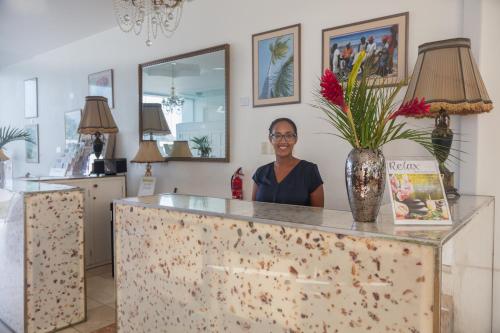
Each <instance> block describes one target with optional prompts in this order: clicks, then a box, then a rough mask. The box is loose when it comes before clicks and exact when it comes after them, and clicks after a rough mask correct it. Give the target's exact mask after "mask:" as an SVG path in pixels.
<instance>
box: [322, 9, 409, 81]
mask: <svg viewBox="0 0 500 333" xmlns="http://www.w3.org/2000/svg"><path fill="white" fill-rule="evenodd" d="M408 16H409V14H408V13H407V12H406V13H401V14H396V15H391V16H386V17H381V18H377V19H373V20H368V21H362V22H356V23H352V24H347V25H342V26H338V27H333V28H328V29H324V30H323V42H322V50H323V55H322V58H323V59H322V69H323V72H324V71H325V69H327V68H329V69H330V70H331V71H332V72H333V73H334V74H335V75H336V76H337V78H338V79H339V81H341V82H342V81H345V80H346V79H347V78H348V76H349V74H350V72H351V70H352V68H353V65H354V63H355V62H356V60H357V58H358V57H359V55H360V54H361V53H362V52H363V51H364V52H365V58H364V59H363V63H362V65H361V68H360V70H359V75H362V74H363V72H365V73H364V74H366V75H368V76H369V78H370V79H372V80H374V82H373V84H375V85H376V86H393V85H395V84H396V82H399V81H402V80H405V79H406V78H407V72H408V69H407V62H408V61H407V59H408V52H407V50H408Z"/></svg>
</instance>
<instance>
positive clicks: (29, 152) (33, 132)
mask: <svg viewBox="0 0 500 333" xmlns="http://www.w3.org/2000/svg"><path fill="white" fill-rule="evenodd" d="M24 129H25V130H26V132H28V133H29V135H30V138H31V141H26V163H39V162H40V154H39V136H38V124H32V125H26V126H25V127H24Z"/></svg>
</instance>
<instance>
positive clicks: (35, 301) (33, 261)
mask: <svg viewBox="0 0 500 333" xmlns="http://www.w3.org/2000/svg"><path fill="white" fill-rule="evenodd" d="M83 201H84V199H83V191H82V190H80V189H77V188H74V187H70V186H65V185H52V184H44V183H38V182H30V181H14V182H9V183H8V184H7V186H6V187H4V188H0V268H1V269H0V320H1V321H2V322H3V323H4V324H6V325H7V326H8V327H10V328H11V329H12V330H14V331H15V332H19V333H20V332H29V333H31V332H53V331H55V330H57V329H61V328H64V327H66V326H69V325H70V324H76V323H78V322H81V321H83V320H85V281H84V230H83V229H84V224H83V213H84V212H83V207H84V203H83Z"/></svg>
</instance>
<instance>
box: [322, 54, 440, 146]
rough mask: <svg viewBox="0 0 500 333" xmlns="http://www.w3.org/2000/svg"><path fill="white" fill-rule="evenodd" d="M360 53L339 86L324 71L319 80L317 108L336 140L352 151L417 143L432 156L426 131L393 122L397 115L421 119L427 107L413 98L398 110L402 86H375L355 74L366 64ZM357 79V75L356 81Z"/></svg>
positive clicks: (328, 71)
mask: <svg viewBox="0 0 500 333" xmlns="http://www.w3.org/2000/svg"><path fill="white" fill-rule="evenodd" d="M364 60H365V53H364V51H363V52H361V53H360V54H359V56H358V58H357V60H356V62H355V64H354V66H353V69H352V71H351V73H350V75H349V77H348V80H347V81H346V82H345V83H344V84H340V83H339V81H338V79H337V77H336V76H335V74H334V73H333V72H332V71H331V70H329V69H327V70H325V73H324V74H323V76H322V77H321V91H320V98H319V102H320V103H319V105H317V107H318V108H320V109H321V110H322V111H323V112H324V113H325V115H326V116H327V119H326V120H327V121H328V122H329V123H330V124H331V125H333V127H335V128H336V129H337V130H338V132H339V133H338V134H335V135H337V136H339V137H340V138H342V139H344V140H345V141H347V142H348V143H349V144H350V145H351V146H352V147H353V148H358V149H379V148H380V147H382V146H383V145H385V144H386V143H388V142H391V141H395V140H410V141H414V142H417V143H419V144H421V145H422V146H423V147H424V148H425V149H426V150H427V151H429V152H430V153H431V154H434V153H435V152H434V148H433V145H432V141H431V132H430V131H429V130H418V129H412V128H406V123H405V122H396V118H398V117H399V116H423V115H426V114H428V113H429V112H430V111H429V109H430V106H429V105H428V104H426V103H425V101H424V100H423V99H422V100H418V99H414V100H412V101H409V102H407V103H404V104H402V105H401V106H399V107H398V108H397V107H396V104H395V99H396V97H397V95H398V93H399V92H400V90H401V88H402V87H403V83H404V82H400V83H399V84H397V85H396V86H395V87H391V88H385V87H380V86H375V83H374V80H372V81H370V80H369V77H368V76H367V74H365V73H366V72H368V71H367V70H363V73H362V74H359V71H360V69H361V67H362V65H363V66H365V69H366V68H367V67H368V66H369V65H370V61H369V60H370V59H366V61H364ZM358 76H361V77H360V79H358Z"/></svg>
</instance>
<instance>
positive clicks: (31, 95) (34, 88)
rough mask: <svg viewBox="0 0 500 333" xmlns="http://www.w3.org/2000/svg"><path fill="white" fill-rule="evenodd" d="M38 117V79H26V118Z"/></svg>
mask: <svg viewBox="0 0 500 333" xmlns="http://www.w3.org/2000/svg"><path fill="white" fill-rule="evenodd" d="M36 117H38V80H37V78H36V77H35V78H33V79H29V80H25V81H24V118H36Z"/></svg>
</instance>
